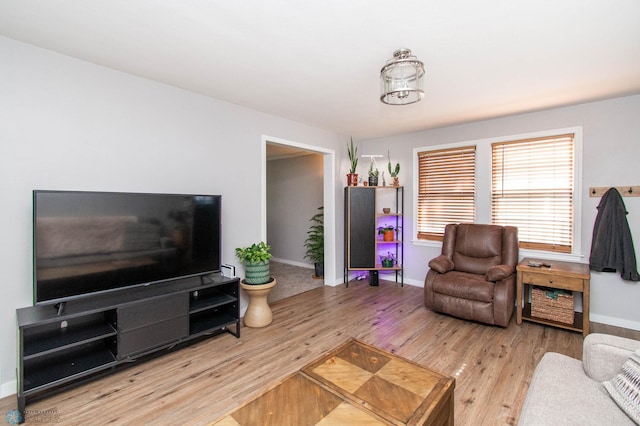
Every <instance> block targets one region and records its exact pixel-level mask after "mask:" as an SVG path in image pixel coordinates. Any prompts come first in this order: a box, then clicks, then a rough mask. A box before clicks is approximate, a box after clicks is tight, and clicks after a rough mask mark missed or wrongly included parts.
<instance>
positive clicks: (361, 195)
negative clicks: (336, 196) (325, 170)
mask: <svg viewBox="0 0 640 426" xmlns="http://www.w3.org/2000/svg"><path fill="white" fill-rule="evenodd" d="M344 199H345V202H344V206H345V207H344V209H345V211H344V215H345V236H344V245H345V250H344V254H345V259H344V265H345V266H344V281H345V283H346V285H347V286H349V272H350V271H367V272H369V273H370V274H373V276H374V277H377V275H378V273H380V272H385V273H392V274H394V275H395V281H396V282H399V283H400V284H401V285H403V286H404V276H403V260H404V242H403V240H404V227H403V220H404V188H403V187H402V186H348V187H345V189H344ZM385 208H388V209H389V211H388V212H384V210H383V209H385ZM384 225H389V226H393V227H394V228H396V229H397V232H396V236H395V238H394V239H393V240H392V241H384V240H382V239H381V238H380V236H379V235H378V233H377V228H378V227H380V226H384ZM386 253H392V254H393V255H394V256H395V259H396V263H395V265H394V266H393V267H383V266H382V264H381V262H380V260H379V257H380V255H381V254H386Z"/></svg>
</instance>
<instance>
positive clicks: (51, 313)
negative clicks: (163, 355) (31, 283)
mask: <svg viewBox="0 0 640 426" xmlns="http://www.w3.org/2000/svg"><path fill="white" fill-rule="evenodd" d="M239 282H240V281H239V279H237V278H225V277H222V276H218V275H214V276H207V277H202V278H194V279H186V280H180V281H175V282H167V283H160V284H155V285H151V286H148V287H141V288H135V289H129V290H122V291H118V292H114V293H113V294H109V295H103V296H101V297H99V298H97V297H94V298H88V299H84V300H78V301H73V302H68V303H67V305H66V307H65V309H64V312H63V313H61V314H59V313H58V311H57V310H56V309H54V307H53V306H51V305H42V306H33V307H28V308H22V309H18V310H17V322H18V340H19V341H18V347H19V360H18V361H19V364H18V392H17V394H18V395H17V396H18V409H19V410H20V411H21V412H23V413H24V408H25V405H26V403H27V401H28V399H29V398H36V397H42V396H46V395H47V394H48V393H50V392H52V391H55V390H58V389H60V388H61V387H66V386H70V385H73V384H76V383H79V382H81V379H82V381H84V380H86V379H89V378H92V377H94V376H97V375H99V374H104V373H108V372H110V371H111V370H115V369H116V368H117V367H120V366H124V365H130V364H131V363H132V362H134V361H136V360H138V359H142V358H143V357H144V356H145V355H150V354H152V353H154V352H157V351H160V350H168V349H169V348H173V347H174V346H175V345H177V344H180V343H187V342H189V341H190V340H195V339H196V338H203V337H204V336H209V335H215V334H218V333H222V332H229V333H231V334H233V335H235V336H236V337H240V299H239Z"/></svg>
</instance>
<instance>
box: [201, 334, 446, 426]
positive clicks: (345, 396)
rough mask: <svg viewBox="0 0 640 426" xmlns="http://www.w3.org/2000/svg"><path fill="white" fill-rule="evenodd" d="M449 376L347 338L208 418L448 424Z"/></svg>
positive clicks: (278, 425)
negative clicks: (247, 398) (227, 410)
mask: <svg viewBox="0 0 640 426" xmlns="http://www.w3.org/2000/svg"><path fill="white" fill-rule="evenodd" d="M454 387H455V380H454V379H453V378H451V377H447V376H444V375H442V374H440V373H438V372H435V371H433V370H430V369H428V368H425V367H423V366H421V365H419V364H416V363H414V362H411V361H409V360H406V359H404V358H401V357H399V356H396V355H394V354H391V353H389V352H386V351H383V350H380V349H378V348H375V347H373V346H371V345H368V344H366V343H363V342H360V341H358V340H350V341H348V342H346V343H345V344H343V345H341V346H339V347H338V348H336V349H334V350H333V351H331V352H330V353H328V354H326V355H324V356H322V357H321V358H319V359H318V360H316V361H314V362H312V363H311V364H309V365H308V366H306V367H304V368H303V369H302V370H300V371H298V372H296V373H295V374H293V375H291V376H289V377H288V378H286V379H285V380H284V381H283V382H281V383H279V384H277V385H276V386H275V387H273V388H271V389H268V390H266V391H265V392H264V393H262V394H261V395H260V396H258V397H257V398H256V399H254V400H252V401H250V402H248V403H246V404H245V405H243V406H242V407H240V408H238V409H236V410H235V411H233V412H232V413H231V414H229V415H228V416H226V417H224V418H223V419H221V420H219V421H218V422H216V423H214V424H215V425H217V426H226V425H242V426H245V425H274V426H285V425H292V426H293V425H295V426H301V425H341V424H344V425H353V424H366V425H376V424H380V425H427V424H428V425H453V390H454Z"/></svg>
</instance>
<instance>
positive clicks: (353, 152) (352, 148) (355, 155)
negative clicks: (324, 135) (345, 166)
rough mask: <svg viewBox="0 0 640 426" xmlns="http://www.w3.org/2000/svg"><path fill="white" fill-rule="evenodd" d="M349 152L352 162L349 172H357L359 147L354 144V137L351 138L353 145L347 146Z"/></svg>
mask: <svg viewBox="0 0 640 426" xmlns="http://www.w3.org/2000/svg"><path fill="white" fill-rule="evenodd" d="M347 152H348V154H349V161H350V162H351V169H349V173H352V174H353V173H355V172H356V167H358V147H357V146H354V145H353V138H351V146H347Z"/></svg>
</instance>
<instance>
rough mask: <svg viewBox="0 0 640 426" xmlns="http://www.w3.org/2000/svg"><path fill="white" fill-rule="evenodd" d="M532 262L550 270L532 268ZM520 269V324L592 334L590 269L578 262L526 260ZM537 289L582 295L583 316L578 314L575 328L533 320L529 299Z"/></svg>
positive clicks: (568, 325) (518, 291) (545, 320)
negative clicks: (541, 325) (564, 291)
mask: <svg viewBox="0 0 640 426" xmlns="http://www.w3.org/2000/svg"><path fill="white" fill-rule="evenodd" d="M529 262H538V263H544V264H545V265H549V266H540V267H534V266H530V265H529ZM516 269H517V271H518V281H517V285H516V303H517V306H516V322H517V323H518V324H522V320H523V319H524V320H525V321H532V322H537V323H539V324H545V325H552V326H554V327H560V328H565V329H567V330H573V331H578V332H582V334H583V335H584V336H586V335H587V334H589V283H590V280H591V273H590V272H589V265H587V264H585V263H576V262H560V261H556V260H538V259H531V258H525V259H522V261H521V262H520V263H519V264H518V266H517V268H516ZM534 285H536V286H542V287H549V288H553V289H560V290H569V291H572V292H574V293H576V292H577V293H582V312H576V313H575V315H574V321H573V324H564V323H561V322H557V321H552V320H548V319H543V318H536V317H533V316H531V303H530V302H529V296H530V294H531V287H532V286H534ZM523 298H524V300H523Z"/></svg>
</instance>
